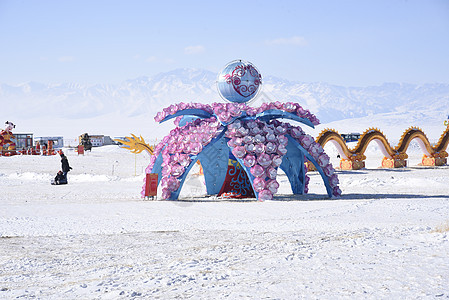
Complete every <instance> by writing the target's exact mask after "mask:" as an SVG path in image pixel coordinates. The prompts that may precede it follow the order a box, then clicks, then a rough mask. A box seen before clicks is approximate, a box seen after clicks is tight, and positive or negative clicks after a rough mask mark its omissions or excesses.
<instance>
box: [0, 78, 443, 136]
mask: <svg viewBox="0 0 449 300" xmlns="http://www.w3.org/2000/svg"><path fill="white" fill-rule="evenodd" d="M216 78H217V75H216V74H215V73H213V72H210V71H207V70H202V69H176V70H173V71H170V72H166V73H160V74H158V75H155V76H152V77H147V76H142V77H138V78H135V79H130V80H126V81H124V82H122V83H120V84H98V85H92V86H87V85H81V84H76V83H63V84H42V83H37V82H28V83H23V84H18V85H8V84H0V100H1V103H2V110H1V117H2V119H5V121H6V120H12V121H15V123H17V124H20V123H21V122H22V123H23V124H27V125H26V126H25V127H26V128H29V129H28V130H32V131H35V130H33V128H32V127H33V125H32V124H35V123H36V122H38V123H39V124H41V125H43V126H44V127H43V128H46V130H47V132H48V131H49V130H50V128H52V125H51V124H53V123H51V122H49V119H52V120H56V121H58V122H59V123H60V124H61V125H60V131H61V133H58V131H57V130H50V131H51V132H52V133H51V134H59V135H61V134H64V133H66V132H67V133H69V132H70V133H69V134H75V132H76V133H78V132H81V131H82V130H83V129H84V130H93V129H91V128H81V127H82V126H78V125H79V124H87V123H89V122H88V120H90V121H94V120H97V121H98V122H99V123H101V124H102V125H103V127H101V126H100V128H99V130H102V131H104V130H106V131H107V128H114V130H111V131H114V132H113V133H109V134H111V135H125V134H128V133H129V131H131V132H138V131H139V128H136V127H132V126H138V127H141V128H142V126H148V125H149V127H153V126H152V125H151V124H152V123H154V121H153V117H154V115H155V114H156V113H157V111H159V110H161V109H162V108H164V107H166V106H169V105H170V104H173V103H178V102H181V101H183V102H201V103H212V102H220V101H223V100H222V99H221V98H220V96H219V94H218V91H217V90H216V87H215V81H216ZM269 101H282V102H285V101H293V102H298V103H300V104H301V105H302V106H303V107H304V108H307V109H309V110H310V111H311V112H313V113H314V114H316V115H317V116H318V118H319V119H320V120H321V122H322V123H324V124H326V123H329V122H333V121H340V120H344V119H350V118H365V117H368V118H369V119H376V118H373V117H374V116H376V115H382V114H384V115H385V114H387V115H388V114H389V115H392V114H393V115H395V114H399V115H404V114H405V115H408V114H410V115H409V117H410V118H411V117H413V116H416V114H418V117H416V119H417V120H423V119H426V118H427V119H429V120H428V121H432V119H433V118H435V121H436V122H437V121H438V122H439V123H441V118H445V116H447V115H448V114H449V84H440V83H432V84H424V85H415V84H401V83H385V84H383V85H380V86H369V87H343V86H336V85H331V84H327V83H303V82H295V81H289V80H285V79H281V78H276V77H273V76H267V77H264V78H263V92H262V94H261V97H259V99H258V100H256V102H255V103H254V104H253V105H255V106H258V105H260V103H261V102H269ZM419 114H421V115H419ZM0 121H1V120H0ZM2 122H4V121H2ZM142 122H145V124H142ZM117 123H120V124H121V125H120V126H117ZM64 124H67V126H69V127H73V126H75V127H79V128H73V129H74V130H73V132H72V131H71V130H68V129H67V128H66V129H64V126H65V125H64ZM76 124H78V125H76ZM108 124H109V125H111V126H108ZM124 124H130V125H132V126H127V125H124ZM45 125H47V126H45ZM97 125H98V124H97ZM410 125H412V124H410ZM61 126H62V127H61ZM373 126H375V125H373ZM404 126H405V125H404ZM97 128H98V127H97ZM118 128H122V129H124V130H123V132H117V129H118ZM53 129H54V128H53ZM404 129H405V128H404ZM22 131H23V130H22ZM141 131H142V130H141ZM143 131H144V130H143ZM53 132H54V133H53ZM42 134H45V133H42ZM47 134H50V133H47ZM76 135H77V134H76Z"/></svg>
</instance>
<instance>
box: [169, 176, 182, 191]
mask: <svg viewBox="0 0 449 300" xmlns="http://www.w3.org/2000/svg"><path fill="white" fill-rule="evenodd" d="M179 184H180V183H179V180H178V179H176V178H175V177H170V178H168V181H167V188H168V190H169V191H170V192H174V191H176V190H177V189H178V188H179Z"/></svg>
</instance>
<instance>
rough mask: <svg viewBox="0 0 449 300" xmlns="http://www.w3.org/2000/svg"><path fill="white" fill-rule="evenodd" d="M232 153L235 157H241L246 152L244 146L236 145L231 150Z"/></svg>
mask: <svg viewBox="0 0 449 300" xmlns="http://www.w3.org/2000/svg"><path fill="white" fill-rule="evenodd" d="M232 154H234V156H235V157H237V158H243V157H244V156H245V154H246V150H245V147H244V146H237V147H235V148H234V149H233V150H232Z"/></svg>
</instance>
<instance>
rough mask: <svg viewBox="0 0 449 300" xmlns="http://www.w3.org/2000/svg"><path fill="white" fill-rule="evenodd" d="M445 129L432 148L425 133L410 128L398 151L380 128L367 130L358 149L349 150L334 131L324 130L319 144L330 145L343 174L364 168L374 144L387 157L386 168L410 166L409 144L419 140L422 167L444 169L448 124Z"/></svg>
mask: <svg viewBox="0 0 449 300" xmlns="http://www.w3.org/2000/svg"><path fill="white" fill-rule="evenodd" d="M445 125H446V126H447V127H446V130H445V131H444V132H443V134H442V135H441V137H440V139H439V141H438V143H436V144H435V145H433V146H432V145H431V144H430V142H429V139H428V138H427V136H426V135H425V133H424V132H423V131H422V130H421V129H420V128H417V127H410V128H408V129H407V130H405V131H404V133H403V134H402V136H401V138H400V140H399V143H398V145H397V146H396V147H394V148H393V147H391V145H390V143H389V142H388V140H387V138H386V137H385V135H384V134H383V132H381V131H380V130H379V129H377V128H369V129H367V130H366V131H365V132H364V133H363V134H362V135H361V136H360V138H359V140H358V142H357V145H356V146H355V147H354V148H353V149H349V148H348V146H347V145H346V142H345V141H344V139H343V138H342V137H341V135H340V134H339V133H338V132H337V131H336V130H334V129H324V130H323V131H322V132H321V133H320V134H319V135H318V137H317V138H316V142H317V143H318V144H320V145H321V146H322V147H324V145H325V144H326V143H327V142H331V143H332V144H333V145H334V146H335V147H336V148H337V151H338V153H339V154H340V156H341V158H342V159H341V161H340V168H341V169H342V170H358V169H361V168H364V167H365V159H366V156H365V155H364V153H365V150H366V148H367V147H368V144H369V143H370V142H371V141H375V142H376V143H377V144H378V145H379V147H380V149H381V151H382V154H383V155H384V158H383V160H382V167H383V168H401V167H406V166H407V158H408V155H407V153H406V151H407V148H408V146H409V144H410V142H411V141H412V140H414V139H417V141H418V144H419V146H420V148H421V150H422V151H423V153H424V155H423V158H422V165H423V166H443V165H445V164H447V157H448V153H447V152H446V149H447V146H448V144H449V123H448V124H446V123H445Z"/></svg>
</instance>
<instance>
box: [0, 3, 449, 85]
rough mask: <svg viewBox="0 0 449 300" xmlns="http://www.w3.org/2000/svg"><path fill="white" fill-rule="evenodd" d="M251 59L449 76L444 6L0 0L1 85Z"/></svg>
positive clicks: (296, 74) (375, 74) (384, 76)
mask: <svg viewBox="0 0 449 300" xmlns="http://www.w3.org/2000/svg"><path fill="white" fill-rule="evenodd" d="M234 59H244V60H248V61H251V62H253V63H254V64H255V65H256V66H257V67H258V69H259V70H260V71H261V72H262V75H274V76H278V77H282V78H285V79H289V80H295V81H301V82H318V81H321V82H328V83H331V84H338V85H345V86H368V85H378V84H382V83H384V82H405V83H418V84H422V83H434V82H440V83H449V1H447V0H426V1H424V0H420V1H418V0H417V1H412V0H410V1H404V0H388V1H381V0H378V1H374V0H373V1H369V0H358V1H344V0H342V1H320V0H318V1H282V0H277V1H273V0H271V1H251V0H246V1H234V0H228V1H220V2H218V1H211V0H209V1H195V0H191V1H171V0H165V1H133V0H127V1H94V0H87V1H57V0H55V1H45V0H40V1H32V0H24V1H19V0H14V1H9V0H0V70H1V71H0V83H7V84H17V83H21V82H26V81H37V82H43V83H59V82H78V83H83V84H95V83H118V82H121V81H123V80H126V79H132V78H136V77H139V76H152V75H155V74H157V73H160V72H167V71H170V70H173V69H177V68H185V67H187V68H190V67H194V68H203V69H207V70H210V71H213V72H217V73H218V72H219V71H220V69H221V68H222V67H223V66H224V65H225V64H226V63H228V62H229V61H231V60H234Z"/></svg>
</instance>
